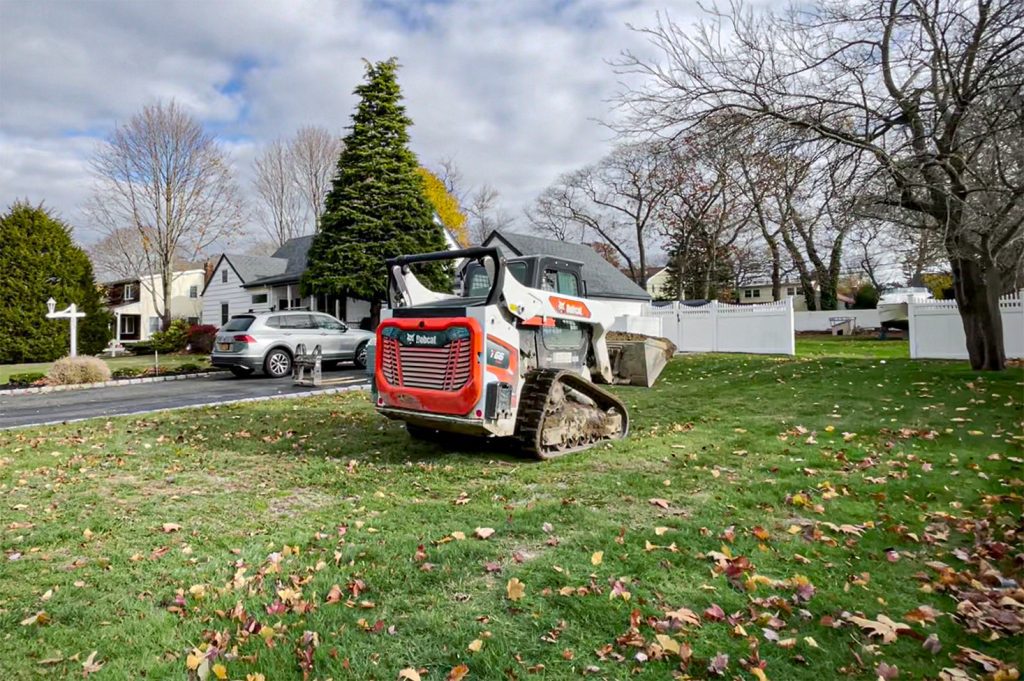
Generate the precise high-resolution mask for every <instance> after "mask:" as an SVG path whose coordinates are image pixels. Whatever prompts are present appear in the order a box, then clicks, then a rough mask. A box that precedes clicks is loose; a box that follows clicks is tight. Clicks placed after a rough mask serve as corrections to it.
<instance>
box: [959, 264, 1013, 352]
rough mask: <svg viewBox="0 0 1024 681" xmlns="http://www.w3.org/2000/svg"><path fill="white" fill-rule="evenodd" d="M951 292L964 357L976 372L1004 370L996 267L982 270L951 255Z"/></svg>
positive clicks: (1001, 319)
mask: <svg viewBox="0 0 1024 681" xmlns="http://www.w3.org/2000/svg"><path fill="white" fill-rule="evenodd" d="M950 266H951V267H952V270H953V293H954V295H955V296H956V304H957V307H958V308H959V310H960V319H961V321H962V322H963V325H964V334H965V335H966V336H967V355H968V357H969V359H970V362H971V368H972V369H975V370H977V371H1002V370H1003V369H1005V368H1006V354H1005V352H1004V349H1003V318H1002V316H1001V315H1000V312H999V294H1000V291H1001V290H1002V287H1001V286H1000V277H999V268H998V267H996V266H995V264H994V263H991V264H990V266H988V267H983V266H982V265H981V264H979V263H978V262H976V261H974V260H971V259H969V258H961V257H957V256H952V257H951V258H950Z"/></svg>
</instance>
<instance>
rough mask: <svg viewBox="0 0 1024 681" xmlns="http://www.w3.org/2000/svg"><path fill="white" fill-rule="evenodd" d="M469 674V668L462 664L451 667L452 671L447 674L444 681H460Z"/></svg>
mask: <svg viewBox="0 0 1024 681" xmlns="http://www.w3.org/2000/svg"><path fill="white" fill-rule="evenodd" d="M467 674H469V667H467V666H466V665H464V664H460V665H457V666H455V667H452V670H451V671H450V672H448V678H447V679H445V681H462V679H464V678H466V675H467Z"/></svg>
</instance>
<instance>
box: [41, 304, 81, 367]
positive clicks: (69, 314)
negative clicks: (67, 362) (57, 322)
mask: <svg viewBox="0 0 1024 681" xmlns="http://www.w3.org/2000/svg"><path fill="white" fill-rule="evenodd" d="M46 309H47V310H49V312H47V313H46V318H47V319H70V320H71V356H72V357H77V356H78V320H79V319H81V318H82V317H84V316H85V313H84V312H79V311H78V306H77V305H75V304H74V303H71V304H70V305H68V306H67V307H66V308H65V309H63V310H61V311H60V312H57V311H56V310H57V301H56V300H54V299H53V297H51V298H50V299H49V300H47V301H46Z"/></svg>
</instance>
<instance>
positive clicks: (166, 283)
mask: <svg viewBox="0 0 1024 681" xmlns="http://www.w3.org/2000/svg"><path fill="white" fill-rule="evenodd" d="M173 277H174V266H173V265H170V264H168V265H167V266H165V267H164V270H163V272H161V273H160V283H161V285H162V286H163V291H164V300H163V306H164V310H163V312H162V313H161V312H160V309H159V308H157V313H158V314H159V315H160V317H161V323H160V330H161V331H166V330H167V329H169V328H170V327H171V284H172V282H173Z"/></svg>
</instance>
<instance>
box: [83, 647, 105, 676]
mask: <svg viewBox="0 0 1024 681" xmlns="http://www.w3.org/2000/svg"><path fill="white" fill-rule="evenodd" d="M102 667H103V663H102V662H99V661H97V660H96V651H95V650H94V651H92V652H91V653H90V654H89V657H87V658H85V662H83V663H82V676H88V675H89V674H94V673H96V672H98V671H99V670H100V669H101V668H102Z"/></svg>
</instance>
